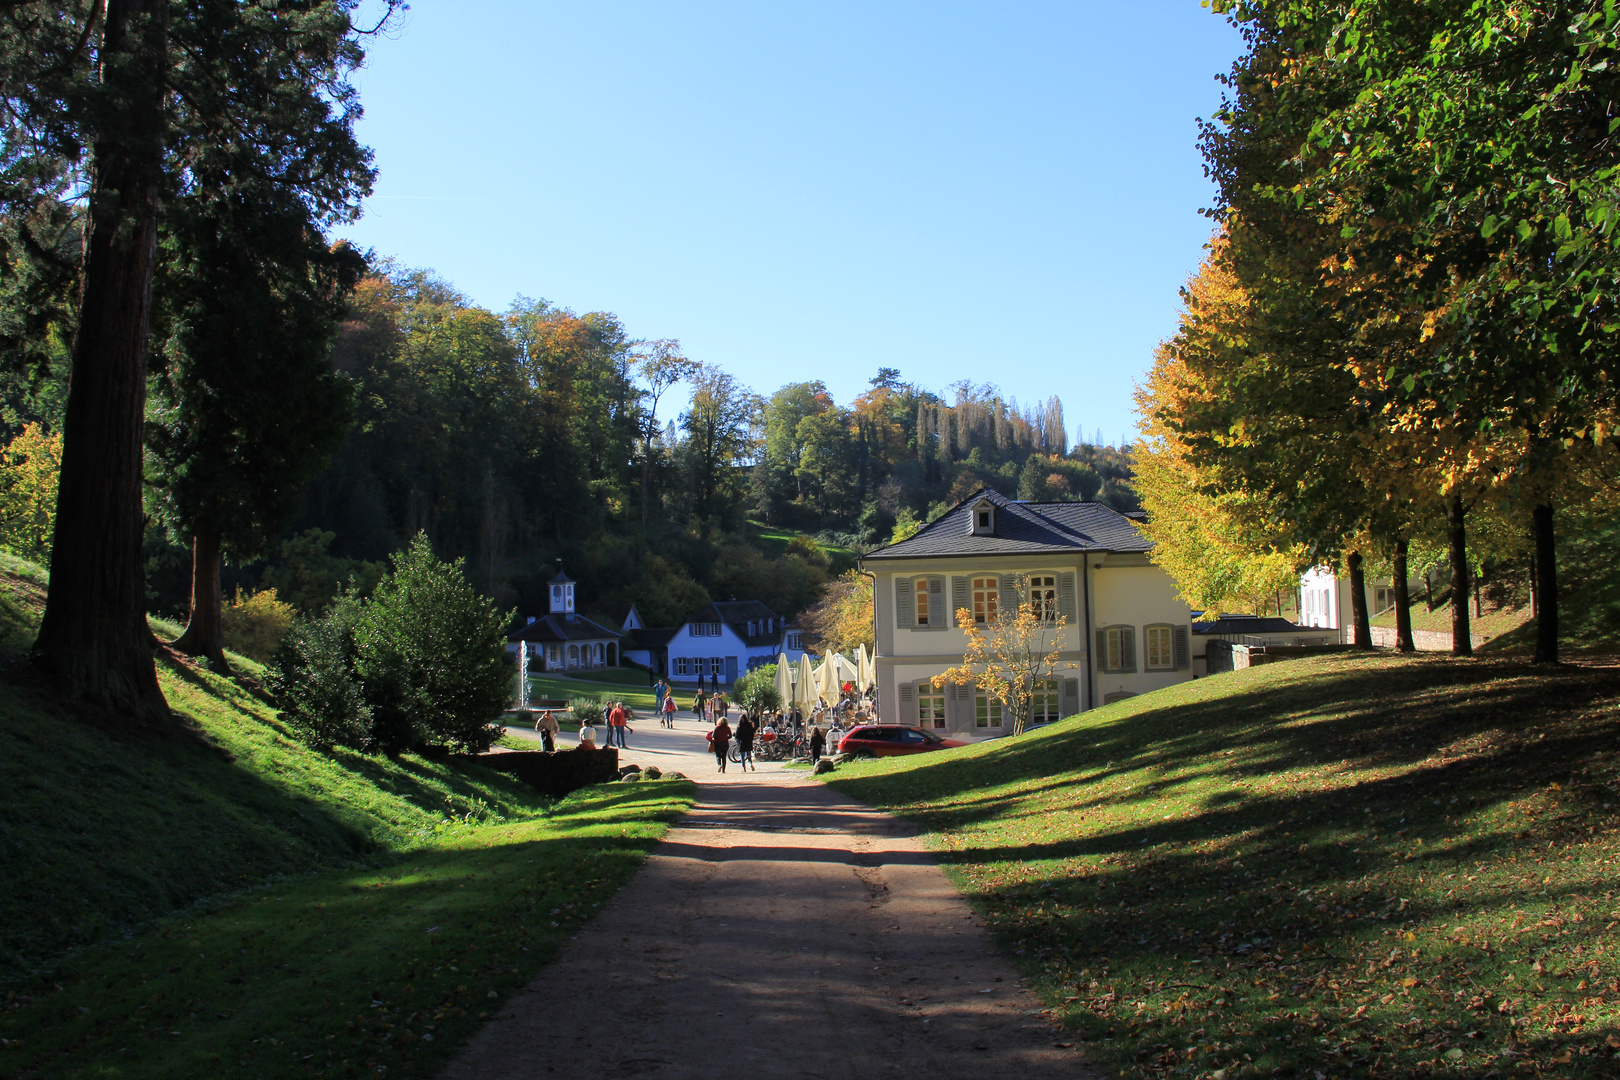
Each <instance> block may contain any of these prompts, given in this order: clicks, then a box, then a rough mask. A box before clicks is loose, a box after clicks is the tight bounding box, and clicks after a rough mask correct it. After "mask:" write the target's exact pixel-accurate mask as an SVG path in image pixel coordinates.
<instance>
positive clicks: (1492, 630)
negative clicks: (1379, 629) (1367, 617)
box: [1371, 598, 1530, 639]
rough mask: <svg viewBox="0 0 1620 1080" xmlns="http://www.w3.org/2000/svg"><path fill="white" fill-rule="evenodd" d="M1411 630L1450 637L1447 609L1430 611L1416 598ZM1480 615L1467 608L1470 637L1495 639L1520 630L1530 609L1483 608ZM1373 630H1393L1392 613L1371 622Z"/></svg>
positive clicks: (1449, 613) (1444, 606)
mask: <svg viewBox="0 0 1620 1080" xmlns="http://www.w3.org/2000/svg"><path fill="white" fill-rule="evenodd" d="M1411 610H1412V629H1413V630H1433V631H1436V632H1437V633H1441V634H1447V635H1449V634H1450V633H1451V606H1450V605H1449V604H1442V605H1440V606H1439V607H1437V608H1435V609H1434V610H1433V611H1430V610H1429V606H1428V604H1426V603H1424V601H1423V600H1422V599H1421V598H1419V599H1418V600H1417V601H1416V602H1414V603H1413V604H1412V607H1411ZM1482 610H1483V611H1484V614H1483V615H1475V614H1474V608H1473V606H1472V605H1470V606H1469V608H1468V630H1469V633H1473V634H1488V635H1490V637H1491V638H1493V639H1495V638H1498V637H1500V636H1501V635H1503V634H1506V633H1510V632H1511V631H1514V630H1517V629H1518V628H1519V627H1521V626H1523V625H1524V624H1525V622H1526V620H1528V619H1529V618H1530V608H1529V605H1527V604H1520V605H1518V606H1513V605H1501V606H1494V605H1492V604H1488V603H1487V604H1485V605H1484V606H1483V608H1482ZM1371 622H1372V625H1374V626H1387V627H1390V628H1392V629H1393V628H1394V626H1395V612H1394V611H1393V610H1390V611H1386V612H1385V613H1384V614H1382V615H1380V616H1378V617H1377V618H1375V619H1373V620H1371Z"/></svg>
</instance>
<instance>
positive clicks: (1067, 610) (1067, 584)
mask: <svg viewBox="0 0 1620 1080" xmlns="http://www.w3.org/2000/svg"><path fill="white" fill-rule="evenodd" d="M1058 611H1059V612H1060V613H1061V614H1062V615H1063V617H1064V618H1065V619H1068V620H1069V625H1070V626H1073V625H1074V624H1075V623H1076V622H1078V621H1079V619H1080V616H1078V615H1077V614H1075V610H1074V574H1073V572H1070V573H1066V574H1059V575H1058Z"/></svg>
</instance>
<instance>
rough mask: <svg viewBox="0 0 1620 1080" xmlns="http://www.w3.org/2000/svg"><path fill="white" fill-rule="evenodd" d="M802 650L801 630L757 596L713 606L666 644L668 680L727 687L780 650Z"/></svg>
mask: <svg viewBox="0 0 1620 1080" xmlns="http://www.w3.org/2000/svg"><path fill="white" fill-rule="evenodd" d="M804 651H805V650H804V635H803V633H801V632H800V631H799V629H798V628H797V627H795V626H793V625H791V624H790V623H789V622H788V621H787V620H786V619H784V618H782V616H780V615H778V614H776V612H774V611H772V610H771V609H770V608H768V607H766V606H765V605H764V604H762V603H760V602H759V601H757V600H730V601H725V602H721V603H714V604H709V605H708V606H707V607H705V608H704V609H703V610H702V611H699V612H698V613H697V614H695V615H693V616H692V617H691V618H689V619H687V620H686V622H684V623H682V624H681V625H680V626H679V627H677V628H676V629H675V631H674V633H672V634H671V635H670V636H669V638H668V640H667V641H665V642H663V643H662V653H663V657H662V659H663V661H664V663H665V664H666V665H667V667H666V669H665V674H667V676H668V677H669V680H670V681H671V682H673V683H676V684H681V683H686V684H690V685H693V686H695V685H697V682H698V680H699V679H701V680H703V681H704V682H708V681H711V680H718V681H719V682H721V683H722V684H726V685H729V684H731V683H734V682H736V681H737V679H738V677H739V676H741V675H743V674H745V673H747V672H748V671H750V670H752V669H753V668H756V667H759V666H760V665H761V664H772V663H775V662H776V658H777V657H778V656H779V655H780V654H782V653H786V654H787V657H788V659H789V660H797V659H798V658H799V657H801V656H803V655H804Z"/></svg>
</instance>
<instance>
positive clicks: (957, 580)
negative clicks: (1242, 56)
mask: <svg viewBox="0 0 1620 1080" xmlns="http://www.w3.org/2000/svg"><path fill="white" fill-rule="evenodd" d="M969 603H970V601H969V600H968V579H967V578H965V577H953V578H951V617H950V619H949V620H948V621H947V625H949V626H955V625H956V613H957V612H958V611H960V610H961V609H963V608H965V607H967V606H969Z"/></svg>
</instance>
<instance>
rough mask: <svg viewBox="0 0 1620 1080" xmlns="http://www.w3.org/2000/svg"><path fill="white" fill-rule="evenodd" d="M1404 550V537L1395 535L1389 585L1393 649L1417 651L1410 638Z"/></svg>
mask: <svg viewBox="0 0 1620 1080" xmlns="http://www.w3.org/2000/svg"><path fill="white" fill-rule="evenodd" d="M1406 552H1407V540H1406V537H1404V536H1398V537H1396V538H1395V555H1394V557H1393V558H1392V559H1391V563H1392V564H1393V569H1392V574H1393V577H1394V580H1392V581H1391V582H1390V585H1391V587H1392V588H1393V589H1394V590H1395V651H1396V652H1402V653H1409V652H1417V645H1416V644H1415V643H1414V642H1413V640H1412V596H1411V590H1409V589H1408V588H1407V581H1406V576H1407V572H1408V571H1407V568H1406Z"/></svg>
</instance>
